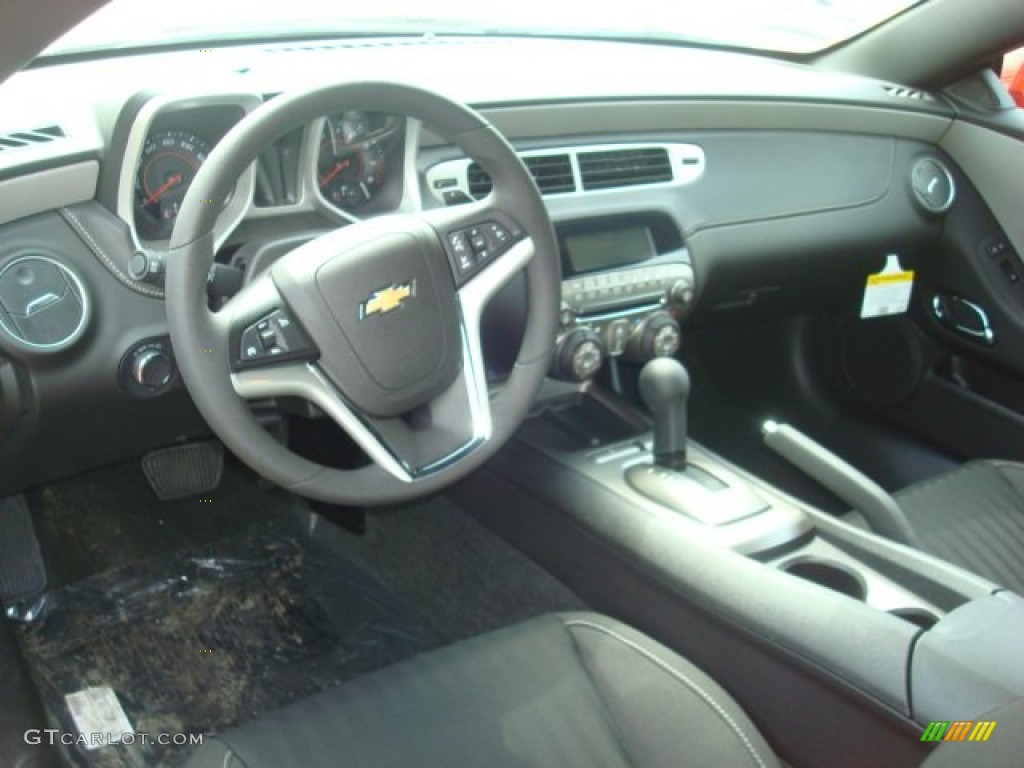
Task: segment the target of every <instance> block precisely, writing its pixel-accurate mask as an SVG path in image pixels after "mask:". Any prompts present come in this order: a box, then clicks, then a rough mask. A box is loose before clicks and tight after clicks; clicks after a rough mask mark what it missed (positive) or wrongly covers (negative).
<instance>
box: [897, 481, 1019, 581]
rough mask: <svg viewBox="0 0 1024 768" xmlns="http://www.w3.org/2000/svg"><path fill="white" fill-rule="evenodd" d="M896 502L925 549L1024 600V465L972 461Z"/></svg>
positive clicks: (912, 488) (900, 495) (901, 494)
mask: <svg viewBox="0 0 1024 768" xmlns="http://www.w3.org/2000/svg"><path fill="white" fill-rule="evenodd" d="M894 498H895V499H896V502H897V504H898V505H899V506H900V509H902V510H903V513H904V515H905V516H906V518H907V520H908V522H909V523H910V527H911V529H912V530H913V531H914V533H915V534H916V535H917V537H918V540H919V546H920V547H921V548H922V549H923V550H925V551H927V552H929V553H931V554H933V555H936V556H937V557H940V558H942V559H943V560H948V561H949V562H951V563H955V564H956V565H959V566H961V567H963V568H966V569H967V570H969V571H972V572H974V573H976V574H978V575H979V576H984V577H985V578H987V579H990V580H992V581H994V582H995V583H997V584H999V585H1000V586H1003V587H1007V588H1008V589H1012V590H1013V591H1015V592H1017V593H1018V594H1021V595H1024V464H1018V463H1015V462H1009V461H972V462H968V463H967V464H964V465H963V466H962V467H961V468H960V469H957V470H955V471H953V472H949V473H947V474H944V475H940V476H938V477H936V478H934V479H931V480H926V481H924V482H921V483H918V484H916V485H912V486H910V487H909V488H906V489H904V490H902V491H900V492H899V493H896V494H894Z"/></svg>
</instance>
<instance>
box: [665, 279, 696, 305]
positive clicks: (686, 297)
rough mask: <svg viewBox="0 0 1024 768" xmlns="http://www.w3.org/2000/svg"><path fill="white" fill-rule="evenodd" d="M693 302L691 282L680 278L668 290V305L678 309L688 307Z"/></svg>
mask: <svg viewBox="0 0 1024 768" xmlns="http://www.w3.org/2000/svg"><path fill="white" fill-rule="evenodd" d="M691 301H693V280H692V279H690V278H680V279H678V280H676V281H675V282H674V283H672V287H671V288H669V289H668V303H669V304H674V305H675V306H678V307H686V306H689V304H690V302H691Z"/></svg>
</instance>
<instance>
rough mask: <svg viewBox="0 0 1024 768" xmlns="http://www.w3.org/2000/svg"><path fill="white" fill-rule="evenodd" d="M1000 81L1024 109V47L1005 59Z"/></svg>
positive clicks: (1012, 52) (1011, 52) (1009, 54)
mask: <svg viewBox="0 0 1024 768" xmlns="http://www.w3.org/2000/svg"><path fill="white" fill-rule="evenodd" d="M999 79H1000V80H1002V81H1003V85H1005V86H1006V89H1007V90H1008V91H1009V92H1010V95H1011V96H1013V100H1014V101H1015V102H1017V106H1018V107H1020V108H1022V109H1024V47H1022V48H1018V49H1016V50H1014V51H1010V52H1009V53H1007V54H1006V56H1004V57H1003V71H1002V72H1000V73H999Z"/></svg>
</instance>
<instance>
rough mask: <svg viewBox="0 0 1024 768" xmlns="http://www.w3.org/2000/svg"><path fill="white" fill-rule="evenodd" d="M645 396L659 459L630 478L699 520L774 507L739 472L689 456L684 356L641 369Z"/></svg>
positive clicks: (645, 492)
mask: <svg viewBox="0 0 1024 768" xmlns="http://www.w3.org/2000/svg"><path fill="white" fill-rule="evenodd" d="M637 387H638V389H639V391H640V399H641V400H643V401H644V404H645V405H646V406H647V407H648V408H649V409H650V411H651V415H652V416H653V417H654V451H653V453H654V457H653V458H654V463H653V464H634V465H632V466H630V467H627V468H626V482H627V483H628V484H629V486H630V487H631V488H632V489H633V490H634V491H636V492H637V493H639V494H640V495H641V496H644V497H646V498H647V499H649V500H650V501H653V502H655V503H657V504H659V505H661V506H663V507H667V508H668V509H671V510H674V511H676V512H680V513H682V514H684V515H686V516H687V517H689V518H691V519H692V520H695V521H697V522H699V523H703V524H704V525H709V526H722V525H728V524H729V523H733V522H736V521H737V520H743V519H745V518H748V517H753V516H754V515H757V514H759V513H761V512H764V511H766V510H768V509H770V508H771V504H770V503H769V502H768V501H766V500H765V499H764V498H763V497H762V496H761V495H760V494H759V493H757V492H756V491H755V490H754V488H753V487H752V486H751V485H750V484H749V483H747V482H745V481H744V480H743V479H742V478H740V477H739V476H738V475H736V474H735V473H734V472H731V471H728V470H727V469H726V468H725V467H722V466H718V465H717V464H715V463H714V462H709V461H707V460H706V457H703V454H704V452H702V451H699V450H698V451H696V453H697V456H698V457H700V458H699V459H698V460H697V461H691V462H689V463H688V462H687V460H686V421H687V420H686V404H687V402H686V401H687V399H688V398H689V395H690V376H689V374H688V373H687V372H686V368H684V367H683V364H682V363H680V362H679V361H678V360H676V359H674V358H671V357H659V358H656V359H654V360H651V362H649V363H647V365H645V366H644V367H643V370H642V371H640V379H639V381H638V383H637Z"/></svg>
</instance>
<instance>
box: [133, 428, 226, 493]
mask: <svg viewBox="0 0 1024 768" xmlns="http://www.w3.org/2000/svg"><path fill="white" fill-rule="evenodd" d="M142 471H143V472H144V473H145V475H146V479H147V480H148V481H149V485H150V487H151V488H152V489H153V493H155V494H156V497H157V498H158V499H160V501H174V500H175V499H183V498H185V497H186V496H197V495H199V494H201V493H208V492H210V491H212V490H215V489H216V488H217V487H218V486H219V485H220V479H221V476H222V475H223V474H224V446H223V445H221V444H220V443H218V442H215V441H213V440H207V441H205V442H198V443H187V444H185V445H174V446H171V447H170V448H161V449H160V450H159V451H153V452H151V453H147V454H146V455H145V456H143V457H142Z"/></svg>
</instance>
